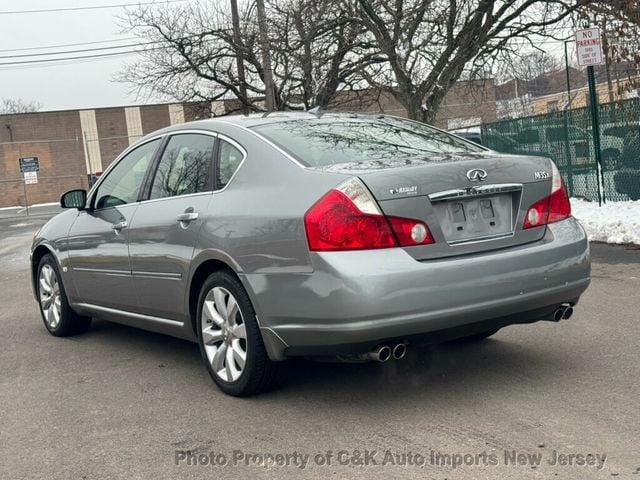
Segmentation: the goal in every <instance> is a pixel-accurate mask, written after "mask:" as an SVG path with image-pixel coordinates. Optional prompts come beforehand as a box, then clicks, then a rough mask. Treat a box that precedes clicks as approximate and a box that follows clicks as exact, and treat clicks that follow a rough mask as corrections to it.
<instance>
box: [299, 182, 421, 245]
mask: <svg viewBox="0 0 640 480" xmlns="http://www.w3.org/2000/svg"><path fill="white" fill-rule="evenodd" d="M304 225H305V229H306V231H307V241H308V242H309V248H310V250H312V251H335V250H365V249H376V248H392V247H398V246H412V245H425V244H429V243H433V237H432V236H431V233H430V232H429V229H428V227H427V225H425V224H424V223H423V222H421V221H419V220H412V219H407V218H398V217H385V216H384V215H383V214H382V212H381V211H380V209H379V208H378V205H377V203H376V202H375V200H374V199H373V197H372V196H371V194H370V193H369V191H368V190H367V188H366V187H365V186H364V185H363V184H362V182H361V181H360V180H359V179H358V178H352V179H350V180H348V181H346V182H345V183H343V184H342V185H340V186H338V187H337V188H336V189H334V190H330V191H329V192H328V193H327V194H326V195H325V196H324V197H322V198H321V199H320V200H318V201H317V202H316V203H315V205H313V206H312V207H311V208H310V209H309V211H308V212H307V213H306V215H305V217H304Z"/></svg>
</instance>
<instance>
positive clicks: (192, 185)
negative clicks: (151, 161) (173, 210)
mask: <svg viewBox="0 0 640 480" xmlns="http://www.w3.org/2000/svg"><path fill="white" fill-rule="evenodd" d="M214 145H215V138H214V137H212V136H209V135H198V134H184V135H174V136H173V137H171V138H170V139H169V143H167V147H166V148H165V150H164V152H163V153H162V158H161V159H160V162H159V164H158V169H157V171H156V174H155V177H154V178H153V184H152V186H151V196H150V198H164V197H175V196H176V195H188V194H190V193H199V192H205V191H207V190H208V189H209V188H208V187H207V185H208V179H209V170H210V167H211V165H212V163H211V162H212V159H213V147H214Z"/></svg>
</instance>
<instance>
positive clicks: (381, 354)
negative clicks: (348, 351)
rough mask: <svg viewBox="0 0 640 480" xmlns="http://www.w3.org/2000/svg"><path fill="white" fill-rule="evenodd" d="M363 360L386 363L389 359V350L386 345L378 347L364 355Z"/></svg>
mask: <svg viewBox="0 0 640 480" xmlns="http://www.w3.org/2000/svg"><path fill="white" fill-rule="evenodd" d="M364 356H365V358H367V359H369V360H373V361H376V362H381V363H382V362H386V361H387V360H389V359H390V358H391V348H389V346H387V345H380V346H379V347H376V348H375V349H373V350H372V351H371V352H369V353H365V354H364Z"/></svg>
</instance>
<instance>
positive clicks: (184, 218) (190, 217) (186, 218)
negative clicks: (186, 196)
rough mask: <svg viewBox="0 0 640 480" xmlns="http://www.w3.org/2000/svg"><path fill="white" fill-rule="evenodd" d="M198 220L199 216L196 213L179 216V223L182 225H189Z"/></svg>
mask: <svg viewBox="0 0 640 480" xmlns="http://www.w3.org/2000/svg"><path fill="white" fill-rule="evenodd" d="M197 218H198V214H197V213H196V212H185V213H181V214H180V215H178V219H177V221H178V222H180V223H189V222H193V221H194V220H196V219H197Z"/></svg>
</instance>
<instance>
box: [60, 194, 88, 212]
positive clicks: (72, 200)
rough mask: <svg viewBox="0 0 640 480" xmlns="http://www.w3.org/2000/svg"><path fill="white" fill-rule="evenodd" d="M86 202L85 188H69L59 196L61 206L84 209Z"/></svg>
mask: <svg viewBox="0 0 640 480" xmlns="http://www.w3.org/2000/svg"><path fill="white" fill-rule="evenodd" d="M86 204H87V191H86V190H69V191H68V192H66V193H64V194H62V197H60V206H61V207H62V208H77V209H78V210H84V207H85V205H86Z"/></svg>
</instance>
